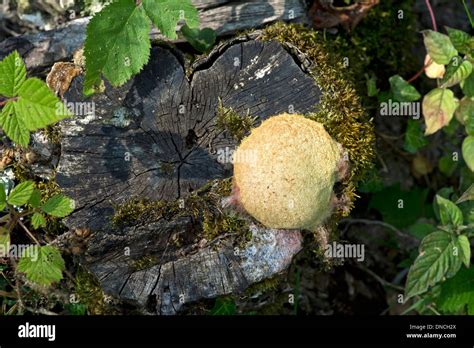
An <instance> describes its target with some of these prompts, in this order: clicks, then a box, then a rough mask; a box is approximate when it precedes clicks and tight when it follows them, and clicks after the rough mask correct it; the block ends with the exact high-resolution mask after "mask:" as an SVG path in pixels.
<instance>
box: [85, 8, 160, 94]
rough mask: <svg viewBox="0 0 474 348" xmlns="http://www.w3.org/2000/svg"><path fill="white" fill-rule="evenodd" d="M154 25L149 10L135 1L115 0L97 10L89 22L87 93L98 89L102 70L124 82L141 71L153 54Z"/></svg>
mask: <svg viewBox="0 0 474 348" xmlns="http://www.w3.org/2000/svg"><path fill="white" fill-rule="evenodd" d="M150 29H151V23H150V20H149V19H148V17H147V16H146V14H145V10H144V9H143V7H142V6H135V2H134V1H130V0H118V1H115V2H113V3H112V4H110V5H108V6H107V7H105V8H104V9H103V10H102V11H100V12H99V13H98V14H96V15H95V16H94V17H93V18H92V19H91V21H90V22H89V25H88V26H87V36H86V42H85V47H84V56H85V59H86V77H85V81H84V93H86V94H91V93H93V91H96V90H98V88H99V86H100V83H101V74H103V75H104V76H105V78H106V79H107V80H109V81H110V83H111V84H112V85H113V86H120V85H122V84H124V83H125V82H127V81H128V80H129V79H130V77H132V76H133V75H135V74H137V73H138V72H140V70H141V69H142V68H143V66H144V65H145V64H146V63H147V62H148V58H149V55H150V47H151V44H150V37H149V33H150Z"/></svg>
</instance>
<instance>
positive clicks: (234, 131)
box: [216, 98, 257, 142]
mask: <svg viewBox="0 0 474 348" xmlns="http://www.w3.org/2000/svg"><path fill="white" fill-rule="evenodd" d="M216 117H217V128H218V129H220V130H222V131H227V132H228V133H229V134H230V135H231V136H233V137H234V138H235V139H236V140H237V141H238V142H240V141H241V140H242V139H243V138H244V137H245V136H246V135H247V134H248V133H249V132H250V130H251V129H252V127H253V126H254V125H255V122H256V120H257V117H251V116H250V115H249V114H248V113H247V115H245V116H242V115H240V114H238V113H237V112H235V111H234V110H233V109H232V108H228V107H225V106H223V105H222V101H221V100H220V98H219V104H218V106H217V116H216Z"/></svg>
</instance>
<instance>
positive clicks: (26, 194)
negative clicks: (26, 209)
mask: <svg viewBox="0 0 474 348" xmlns="http://www.w3.org/2000/svg"><path fill="white" fill-rule="evenodd" d="M34 189H35V183H34V182H33V181H29V180H28V181H23V182H22V183H20V184H18V185H17V186H15V187H14V188H13V190H12V191H11V192H10V194H9V195H8V199H7V201H8V204H11V205H16V206H20V205H24V204H26V203H28V201H29V200H30V197H31V195H32V194H33V190H34Z"/></svg>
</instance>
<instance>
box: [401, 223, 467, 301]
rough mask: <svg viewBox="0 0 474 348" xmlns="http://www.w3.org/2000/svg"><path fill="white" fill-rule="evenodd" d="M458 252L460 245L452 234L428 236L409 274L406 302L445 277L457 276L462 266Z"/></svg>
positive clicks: (432, 234) (440, 232)
mask: <svg viewBox="0 0 474 348" xmlns="http://www.w3.org/2000/svg"><path fill="white" fill-rule="evenodd" d="M456 248H457V249H456ZM456 250H459V244H458V242H457V239H453V236H452V235H451V234H448V233H446V232H442V231H436V232H433V233H431V234H429V235H428V236H426V237H425V238H424V239H423V241H422V242H421V245H420V254H419V255H418V257H417V258H416V260H415V263H414V264H413V265H412V266H411V267H410V271H409V272H408V277H407V283H406V287H405V298H406V300H408V299H409V298H411V297H413V296H416V295H419V294H422V293H424V292H426V291H427V290H428V289H429V288H430V287H432V286H434V285H436V284H437V283H439V282H440V281H441V280H442V279H443V278H444V277H448V276H453V275H454V274H456V273H457V271H458V270H459V268H460V267H461V264H462V261H461V258H460V257H459V255H456V252H455V251H456Z"/></svg>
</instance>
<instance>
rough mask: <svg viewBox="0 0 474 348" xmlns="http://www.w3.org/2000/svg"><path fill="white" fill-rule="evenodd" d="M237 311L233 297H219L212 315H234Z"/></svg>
mask: <svg viewBox="0 0 474 348" xmlns="http://www.w3.org/2000/svg"><path fill="white" fill-rule="evenodd" d="M235 312H236V306H235V302H234V300H233V299H232V298H228V297H223V298H217V299H216V302H215V304H214V307H213V308H212V309H211V312H210V314H211V315H233V314H235Z"/></svg>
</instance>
